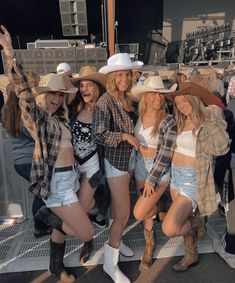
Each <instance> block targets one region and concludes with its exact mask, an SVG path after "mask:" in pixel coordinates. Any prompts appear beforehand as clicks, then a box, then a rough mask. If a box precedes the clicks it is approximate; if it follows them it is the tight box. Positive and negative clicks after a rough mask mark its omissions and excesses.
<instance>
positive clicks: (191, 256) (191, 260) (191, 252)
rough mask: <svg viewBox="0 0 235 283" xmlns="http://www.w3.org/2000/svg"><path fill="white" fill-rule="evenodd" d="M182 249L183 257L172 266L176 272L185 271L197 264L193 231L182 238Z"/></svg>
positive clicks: (195, 241)
mask: <svg viewBox="0 0 235 283" xmlns="http://www.w3.org/2000/svg"><path fill="white" fill-rule="evenodd" d="M184 248H185V255H184V257H183V258H182V259H181V260H180V261H179V262H178V263H176V264H174V265H173V266H172V267H173V269H174V270H175V271H178V272H183V271H187V270H188V269H189V268H190V267H191V266H194V265H196V264H197V263H198V253H197V240H196V233H195V231H194V230H192V231H190V232H189V233H188V234H186V235H185V236H184Z"/></svg>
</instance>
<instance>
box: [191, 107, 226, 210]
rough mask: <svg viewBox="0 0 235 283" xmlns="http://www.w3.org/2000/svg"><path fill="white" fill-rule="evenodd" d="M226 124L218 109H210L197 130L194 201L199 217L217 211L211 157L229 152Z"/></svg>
mask: <svg viewBox="0 0 235 283" xmlns="http://www.w3.org/2000/svg"><path fill="white" fill-rule="evenodd" d="M226 127H227V123H226V122H225V120H224V118H223V114H222V111H221V109H220V108H219V107H216V106H214V108H212V109H211V119H210V121H208V122H204V123H203V124H202V126H201V128H200V129H199V132H198V135H197V143H196V168H195V170H196V200H197V205H198V208H199V211H200V214H201V215H210V214H211V213H213V212H214V211H215V210H216V209H217V198H216V191H215V183H214V176H213V173H214V167H213V157H214V156H220V155H224V154H226V153H227V152H228V150H229V137H228V134H227V132H226Z"/></svg>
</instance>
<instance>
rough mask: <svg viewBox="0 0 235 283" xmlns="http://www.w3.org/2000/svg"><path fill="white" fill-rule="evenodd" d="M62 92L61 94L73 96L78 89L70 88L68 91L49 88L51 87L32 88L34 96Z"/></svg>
mask: <svg viewBox="0 0 235 283" xmlns="http://www.w3.org/2000/svg"><path fill="white" fill-rule="evenodd" d="M58 91H60V92H63V93H68V94H74V93H76V92H77V91H78V89H77V88H76V87H71V88H69V89H55V88H51V87H47V86H38V87H34V88H33V92H34V93H35V94H36V95H39V94H42V93H45V92H58Z"/></svg>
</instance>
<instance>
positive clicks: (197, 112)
mask: <svg viewBox="0 0 235 283" xmlns="http://www.w3.org/2000/svg"><path fill="white" fill-rule="evenodd" d="M184 98H185V99H186V101H187V102H188V103H189V104H190V105H191V107H192V113H191V119H192V122H193V124H194V125H195V128H194V129H193V133H195V131H196V130H197V129H198V128H199V127H200V126H201V123H202V122H203V121H204V120H205V119H206V118H208V117H209V116H210V114H209V112H208V110H207V108H206V107H205V105H204V103H203V102H202V101H201V99H200V98H198V97H197V96H192V95H184ZM174 114H175V120H176V125H177V132H178V134H180V133H181V132H182V131H183V128H184V123H185V119H186V116H185V115H184V114H183V113H182V112H181V111H180V110H179V109H178V108H177V106H176V104H175V103H174Z"/></svg>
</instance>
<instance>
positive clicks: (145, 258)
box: [139, 227, 155, 271]
mask: <svg viewBox="0 0 235 283" xmlns="http://www.w3.org/2000/svg"><path fill="white" fill-rule="evenodd" d="M144 238H145V248H144V253H143V255H142V257H141V262H140V266H139V270H140V271H144V270H147V269H149V268H150V267H151V265H152V262H153V252H154V250H155V238H154V227H152V229H151V230H150V231H149V230H147V229H144Z"/></svg>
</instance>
